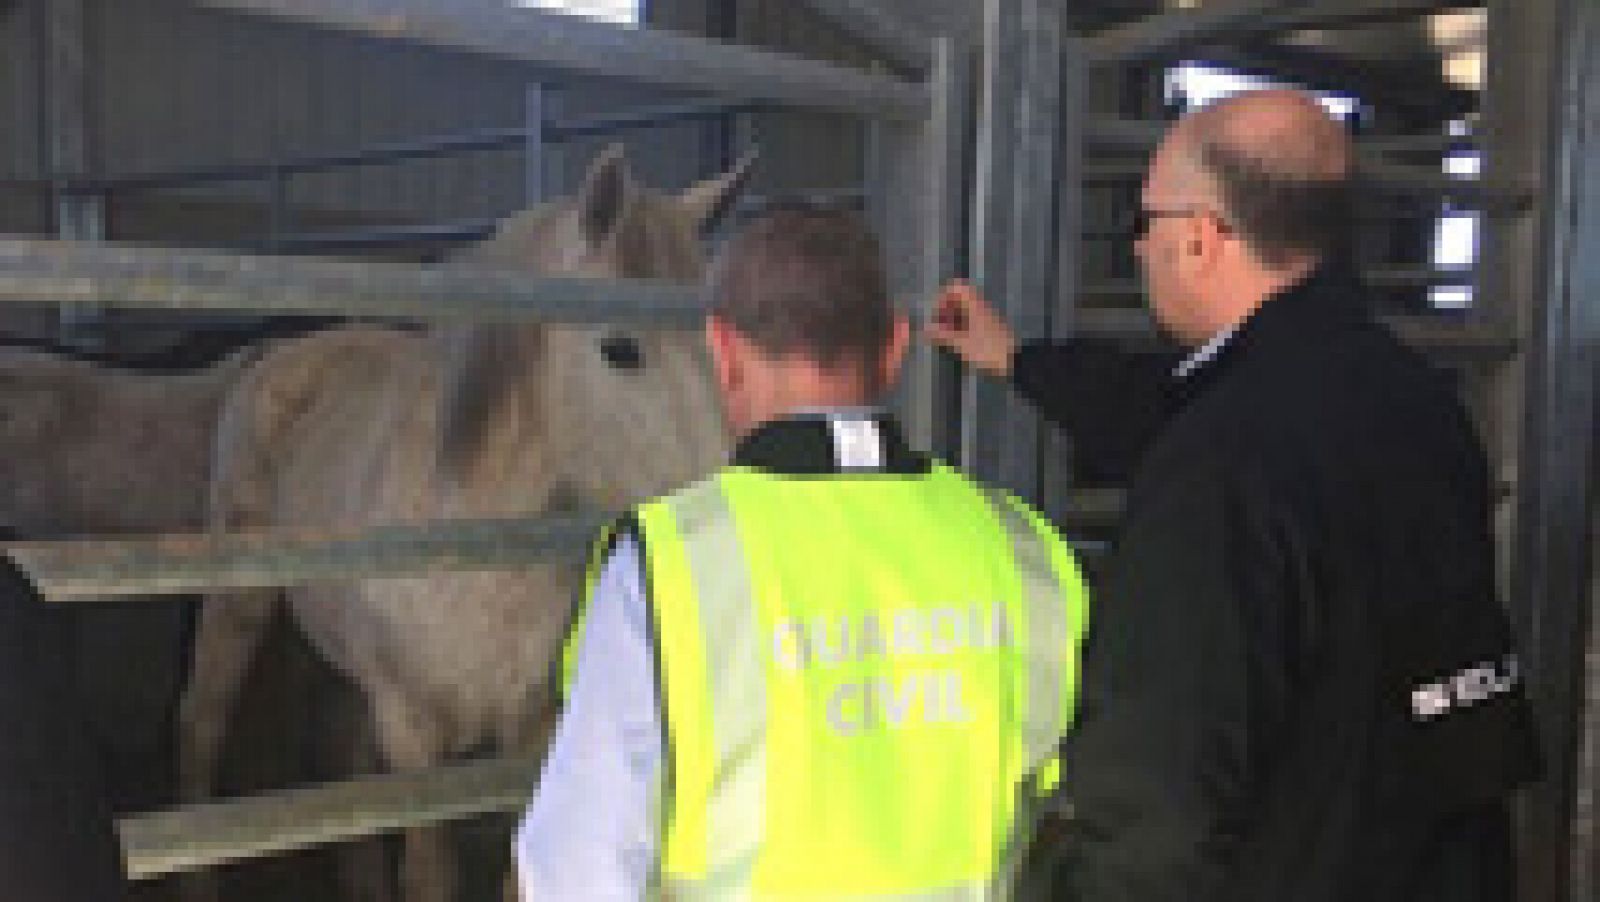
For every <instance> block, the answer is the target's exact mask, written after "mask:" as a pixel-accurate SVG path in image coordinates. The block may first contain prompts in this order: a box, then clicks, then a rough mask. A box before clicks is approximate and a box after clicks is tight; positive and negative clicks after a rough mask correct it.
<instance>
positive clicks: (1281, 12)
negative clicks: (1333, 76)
mask: <svg viewBox="0 0 1600 902" xmlns="http://www.w3.org/2000/svg"><path fill="white" fill-rule="evenodd" d="M1480 5H1482V4H1481V0H1478V2H1473V0H1229V2H1210V3H1205V4H1202V5H1200V6H1196V7H1190V8H1187V9H1176V10H1172V11H1170V12H1164V13H1158V14H1156V15H1151V16H1146V17H1144V18H1142V19H1139V20H1138V21H1135V22H1132V23H1129V24H1127V25H1121V26H1117V27H1115V28H1111V29H1108V30H1106V31H1102V32H1099V33H1097V34H1095V35H1093V36H1092V37H1090V38H1089V39H1088V42H1087V44H1088V47H1089V54H1090V57H1091V59H1093V60H1094V61H1095V62H1097V63H1103V64H1110V63H1134V62H1146V61H1149V60H1153V59H1165V58H1171V57H1173V56H1176V55H1179V54H1181V53H1184V52H1186V51H1188V50H1192V49H1194V48H1195V47H1197V46H1200V45H1203V44H1205V43H1207V42H1209V41H1213V40H1216V39H1229V40H1238V39H1240V38H1242V37H1247V36H1254V35H1259V34H1272V33H1278V32H1286V31H1298V30H1301V29H1307V28H1339V27H1345V26H1354V25H1363V24H1367V23H1370V22H1377V21H1394V20H1403V19H1415V18H1418V17H1420V16H1425V15H1428V14H1430V13H1435V12H1440V11H1443V10H1450V9H1464V8H1469V7H1476V6H1480Z"/></svg>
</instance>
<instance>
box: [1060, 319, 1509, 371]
mask: <svg viewBox="0 0 1600 902" xmlns="http://www.w3.org/2000/svg"><path fill="white" fill-rule="evenodd" d="M1379 319H1380V320H1381V321H1383V322H1384V323H1385V324H1387V325H1388V326H1389V328H1391V329H1393V330H1394V331H1395V334H1396V335H1398V336H1399V337H1400V338H1401V339H1403V340H1404V341H1406V342H1407V343H1409V344H1410V345H1412V346H1413V347H1415V348H1417V349H1418V350H1420V351H1423V352H1425V353H1427V354H1429V355H1430V356H1432V357H1434V358H1436V359H1439V360H1441V361H1459V362H1484V363H1498V362H1502V361H1506V360H1509V359H1511V358H1512V357H1514V356H1516V355H1517V354H1518V353H1520V351H1521V349H1522V339H1521V337H1520V335H1519V333H1518V332H1517V331H1516V329H1515V328H1514V327H1512V326H1508V325H1504V324H1501V323H1496V322H1491V321H1485V320H1483V319H1478V318H1467V319H1457V318H1452V317H1446V316H1426V315H1417V314H1399V315H1385V316H1380V317H1379ZM1077 328H1078V331H1079V332H1081V333H1083V334H1086V335H1097V336H1101V337H1105V338H1113V339H1120V340H1129V341H1135V342H1141V341H1154V340H1155V339H1156V337H1157V333H1156V329H1155V326H1154V325H1153V324H1152V323H1151V320H1150V314H1149V312H1148V311H1146V310H1145V309H1144V308H1142V307H1080V308H1079V310H1078V319H1077Z"/></svg>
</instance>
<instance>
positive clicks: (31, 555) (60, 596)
mask: <svg viewBox="0 0 1600 902" xmlns="http://www.w3.org/2000/svg"><path fill="white" fill-rule="evenodd" d="M607 522H608V519H607V518H606V517H603V516H590V517H532V518H524V519H494V520H459V521H442V522H433V523H420V524H412V525H395V526H377V527H371V528H369V529H365V530H359V529H346V530H337V531H330V530H284V531H280V532H271V533H237V534H231V535H217V536H208V535H176V536H159V537H153V538H142V539H118V540H105V541H100V540H83V541H73V542H24V543H18V544H14V545H10V546H8V549H7V550H8V551H9V552H10V553H11V554H12V556H13V557H14V558H15V559H16V561H17V563H18V564H19V565H21V566H22V568H23V569H24V570H26V571H27V572H28V575H29V576H30V577H32V578H33V580H34V581H35V582H37V583H38V584H39V588H40V591H42V592H43V593H44V594H45V596H46V597H47V598H49V599H50V600H51V601H93V600H95V599H97V598H122V597H128V596H141V595H171V594H180V593H188V592H205V591H213V590H231V589H255V588H264V587H270V586H292V585H304V584H307V583H316V582H327V581H336V580H345V579H367V578H377V577H390V576H420V575H423V574H427V573H435V572H448V571H457V570H515V569H519V568H523V567H527V566H529V565H530V564H537V563H540V562H542V561H547V560H550V559H551V558H552V557H561V556H568V557H573V556H578V557H581V556H582V554H583V553H584V551H585V549H587V548H588V547H589V543H590V542H591V541H592V540H593V538H594V535H595V534H596V533H597V532H598V531H599V530H600V528H601V527H603V526H604V525H605V524H606V523H607Z"/></svg>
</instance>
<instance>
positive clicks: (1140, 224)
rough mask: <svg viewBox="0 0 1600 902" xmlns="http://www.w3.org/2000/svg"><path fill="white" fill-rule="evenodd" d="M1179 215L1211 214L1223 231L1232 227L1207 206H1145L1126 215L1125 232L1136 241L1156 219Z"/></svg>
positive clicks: (1148, 230) (1146, 232)
mask: <svg viewBox="0 0 1600 902" xmlns="http://www.w3.org/2000/svg"><path fill="white" fill-rule="evenodd" d="M1180 216H1211V217H1214V218H1215V219H1216V220H1217V225H1218V226H1219V227H1220V228H1221V229H1222V230H1223V231H1224V232H1227V231H1231V230H1232V227H1231V226H1230V225H1229V224H1228V221H1227V220H1226V219H1224V218H1222V215H1221V214H1220V213H1218V212H1217V211H1215V210H1213V209H1211V208H1209V207H1177V208H1174V209H1171V210H1151V209H1149V208H1147V207H1143V206H1140V207H1137V208H1135V209H1134V211H1133V213H1132V214H1130V215H1129V217H1128V226H1127V234H1128V237H1129V238H1131V239H1133V240H1134V241H1138V240H1140V239H1142V238H1144V237H1145V236H1146V235H1148V234H1150V226H1151V224H1152V223H1154V222H1155V221H1156V220H1157V219H1175V218H1178V217H1180Z"/></svg>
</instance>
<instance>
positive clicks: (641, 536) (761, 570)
mask: <svg viewBox="0 0 1600 902" xmlns="http://www.w3.org/2000/svg"><path fill="white" fill-rule="evenodd" d="M736 460H737V458H736ZM625 528H626V529H628V530H629V531H630V532H632V534H633V535H634V536H635V538H636V540H637V541H638V542H639V543H640V547H641V555H642V560H643V566H644V569H645V571H646V572H645V579H646V585H647V587H648V589H647V591H648V596H649V602H650V610H651V616H652V620H653V628H654V638H655V641H656V661H657V669H658V674H659V685H658V699H659V702H660V704H661V708H662V723H663V724H664V727H665V742H666V754H665V756H664V766H663V778H664V779H663V789H662V793H661V796H662V798H661V804H662V805H663V810H662V811H661V812H660V817H661V823H662V847H661V860H660V875H659V877H660V881H661V889H662V891H663V894H664V896H665V897H666V898H670V899H714V900H746V899H750V900H755V899H763V900H765V899H783V900H800V899H841V898H852V899H897V900H898V899H907V900H912V899H916V900H921V899H929V900H979V899H1005V898H1008V897H1009V881H1010V878H1011V876H1012V874H1013V872H1014V869H1015V864H1016V860H1017V858H1018V856H1019V855H1020V853H1021V852H1022V851H1023V850H1024V849H1025V846H1026V843H1027V841H1028V840H1029V839H1030V838H1031V835H1032V827H1033V817H1034V812H1035V810H1036V809H1037V807H1038V806H1037V804H1036V803H1037V802H1038V801H1039V800H1040V799H1041V798H1042V796H1043V793H1045V792H1047V791H1048V790H1049V789H1051V788H1053V785H1054V782H1055V779H1056V776H1057V774H1058V764H1057V762H1056V757H1055V756H1056V750H1057V747H1058V744H1059V740H1060V738H1061V736H1062V734H1063V733H1064V732H1065V731H1066V729H1067V727H1068V725H1069V723H1070V722H1071V719H1072V715H1073V711H1074V707H1075V702H1076V686H1077V674H1078V655H1079V650H1080V646H1081V643H1082V638H1083V635H1084V631H1085V628H1086V621H1087V593H1086V590H1085V588H1084V583H1083V579H1082V576H1081V574H1080V571H1079V569H1078V566H1077V564H1076V562H1075V560H1074V558H1073V555H1072V554H1071V552H1070V551H1069V550H1068V548H1067V547H1066V545H1065V543H1064V542H1063V541H1062V540H1061V539H1060V537H1059V536H1057V535H1056V534H1055V532H1054V531H1053V530H1052V529H1051V528H1050V527H1049V526H1048V525H1046V523H1045V522H1044V521H1043V520H1042V518H1041V517H1040V516H1039V515H1038V514H1036V513H1035V512H1034V511H1032V510H1031V509H1030V508H1028V507H1027V506H1026V505H1024V504H1023V503H1021V502H1019V501H1017V500H1016V499H1014V498H1012V497H1011V496H1009V495H1007V494H1005V493H1003V492H999V491H993V490H988V489H985V488H984V487H982V486H979V485H977V484H976V483H974V482H972V481H971V480H969V479H967V478H965V477H964V476H962V475H960V474H959V473H957V472H955V471H954V470H952V469H950V468H948V467H946V466H943V465H941V464H938V463H926V462H924V465H923V466H922V467H921V468H920V470H918V471H911V472H903V473H897V472H890V471H884V470H872V471H866V472H860V473H842V474H836V475H818V474H815V473H806V474H794V473H784V472H778V471H774V470H771V469H764V468H761V467H754V466H742V465H738V464H737V463H736V465H734V466H731V467H729V468H726V469H724V470H723V471H722V472H720V473H719V474H718V475H716V476H715V477H713V478H710V479H708V480H706V481H703V482H700V483H698V484H695V485H693V486H691V487H690V488H688V489H686V490H684V491H681V492H679V493H677V494H674V495H672V496H670V497H667V498H665V499H662V500H659V501H656V502H653V503H649V504H646V505H644V506H642V507H641V508H639V509H638V510H637V512H636V515H635V516H634V517H633V518H631V520H630V521H628V523H627V525H626V527H625ZM573 657H575V655H569V659H570V658H573Z"/></svg>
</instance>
